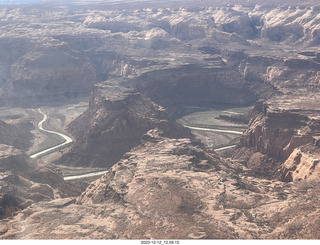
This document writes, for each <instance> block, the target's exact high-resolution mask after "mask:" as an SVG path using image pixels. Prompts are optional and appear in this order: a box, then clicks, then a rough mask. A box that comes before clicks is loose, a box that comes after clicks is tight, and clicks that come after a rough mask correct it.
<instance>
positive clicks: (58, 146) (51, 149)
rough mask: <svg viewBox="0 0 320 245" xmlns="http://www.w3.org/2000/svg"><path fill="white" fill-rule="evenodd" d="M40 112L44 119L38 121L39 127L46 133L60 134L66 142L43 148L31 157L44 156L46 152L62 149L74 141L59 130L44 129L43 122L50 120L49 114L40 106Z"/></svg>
mask: <svg viewBox="0 0 320 245" xmlns="http://www.w3.org/2000/svg"><path fill="white" fill-rule="evenodd" d="M38 111H39V113H40V114H42V115H43V119H42V120H41V121H40V122H39V123H38V128H39V130H40V131H43V132H46V133H50V134H56V135H58V136H60V137H61V138H63V139H64V142H63V143H61V144H59V145H56V146H53V147H50V148H47V149H45V150H42V151H40V152H38V153H35V154H33V155H31V156H30V158H37V157H40V156H43V155H45V154H48V152H52V151H54V150H58V149H60V148H61V147H63V146H65V145H67V144H69V143H71V142H73V140H72V139H71V138H70V137H69V136H67V135H65V134H62V133H59V132H56V131H51V130H47V129H44V128H43V123H44V122H46V121H47V120H48V116H47V115H46V114H44V113H43V112H42V111H41V109H40V108H39V109H38Z"/></svg>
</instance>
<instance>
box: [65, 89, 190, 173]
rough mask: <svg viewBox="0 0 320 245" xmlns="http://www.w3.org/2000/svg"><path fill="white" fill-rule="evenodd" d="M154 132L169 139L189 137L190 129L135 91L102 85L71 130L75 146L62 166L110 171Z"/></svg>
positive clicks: (71, 126)
mask: <svg viewBox="0 0 320 245" xmlns="http://www.w3.org/2000/svg"><path fill="white" fill-rule="evenodd" d="M152 128H160V129H162V130H163V131H164V133H165V135H167V136H168V137H180V136H189V137H192V135H191V133H190V132H189V130H188V129H185V128H183V127H182V126H178V125H177V124H175V123H174V122H172V121H170V120H169V117H168V115H167V113H166V112H165V110H164V109H163V108H162V107H160V106H158V105H157V104H155V103H153V102H152V101H151V100H150V99H148V98H147V97H145V96H144V95H142V94H140V93H138V92H135V91H134V90H133V89H129V88H125V87H121V86H114V85H108V84H99V85H97V86H96V87H95V90H94V92H93V94H92V97H91V100H90V106H89V109H88V110H87V111H86V112H85V113H83V114H82V115H81V116H80V117H79V118H78V119H76V120H75V121H74V122H72V123H71V124H70V126H69V131H70V132H71V133H72V134H73V135H74V138H75V144H74V145H73V146H72V148H71V150H69V151H68V153H67V154H65V155H64V156H63V157H62V158H61V159H60V160H59V162H61V163H63V164H66V165H78V166H95V167H110V166H112V165H113V164H114V163H115V162H117V161H118V160H119V159H120V158H121V156H122V155H123V154H124V153H125V152H127V151H129V150H130V149H131V148H132V147H134V146H137V145H139V144H140V142H141V139H142V136H143V135H144V134H145V133H146V132H147V131H148V130H150V129H152Z"/></svg>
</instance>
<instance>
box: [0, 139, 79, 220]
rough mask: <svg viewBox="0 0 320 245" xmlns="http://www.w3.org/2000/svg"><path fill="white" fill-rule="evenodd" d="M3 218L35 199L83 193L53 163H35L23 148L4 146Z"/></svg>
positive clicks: (0, 164)
mask: <svg viewBox="0 0 320 245" xmlns="http://www.w3.org/2000/svg"><path fill="white" fill-rule="evenodd" d="M0 172H1V173H0V219H3V218H6V217H9V216H11V215H13V214H16V213H17V212H18V211H21V210H23V209H25V208H26V207H28V206H30V205H32V204H33V203H35V202H39V201H44V200H53V199H54V198H57V197H66V196H69V195H71V196H74V195H78V194H79V190H77V188H74V187H72V186H71V185H69V184H67V183H65V182H64V180H63V177H62V175H61V173H60V172H59V170H57V168H55V167H54V166H52V165H47V166H42V165H41V164H39V163H34V162H31V160H30V159H28V157H27V156H26V155H25V154H24V153H23V152H22V151H21V150H17V149H15V148H13V147H12V146H8V145H0Z"/></svg>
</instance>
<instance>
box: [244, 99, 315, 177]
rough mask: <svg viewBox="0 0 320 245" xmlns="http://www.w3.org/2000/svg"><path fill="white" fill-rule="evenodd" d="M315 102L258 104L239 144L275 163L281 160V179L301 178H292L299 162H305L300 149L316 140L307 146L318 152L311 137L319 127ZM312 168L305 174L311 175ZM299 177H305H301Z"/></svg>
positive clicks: (306, 100) (303, 100)
mask: <svg viewBox="0 0 320 245" xmlns="http://www.w3.org/2000/svg"><path fill="white" fill-rule="evenodd" d="M289 103H290V105H288V104H289ZM316 104H317V99H316V98H312V99H309V98H304V99H302V98H300V99H292V100H289V101H285V100H283V101H280V100H278V101H277V100H274V101H273V102H270V103H269V104H268V103H259V104H258V105H257V106H256V107H255V109H256V110H259V111H260V114H259V115H258V116H256V117H255V118H253V119H252V120H251V122H250V123H249V127H248V130H246V131H245V133H244V135H243V137H242V139H241V143H242V145H244V146H246V147H249V148H253V149H254V150H255V151H256V152H260V153H262V154H264V155H267V156H269V157H272V158H274V159H275V160H277V161H278V162H282V163H283V162H284V165H283V166H282V170H281V178H282V179H283V180H285V181H292V180H293V179H299V178H300V177H296V178H293V177H292V174H293V171H294V170H296V168H297V167H298V165H299V164H302V165H303V164H304V161H307V160H306V159H305V158H304V157H302V153H301V149H305V148H306V149H309V148H310V147H311V146H310V144H312V143H313V142H315V143H314V146H313V148H314V149H315V151H313V150H311V148H310V152H315V153H314V154H316V152H317V151H316V147H317V146H316V144H317V143H316V142H317V141H316V140H315V138H314V137H316V136H317V135H319V130H320V127H319V116H318V113H317V110H314V109H315V106H316ZM312 154H313V153H311V155H312ZM307 158H308V157H307ZM311 158H312V157H311ZM314 158H315V159H316V158H317V157H316V156H315V157H314ZM301 159H302V160H301ZM300 160H301V161H302V162H303V163H301V162H300ZM310 161H312V160H310ZM306 165H308V164H306ZM311 170H312V169H311V166H310V171H311ZM297 171H298V172H299V170H297ZM305 171H306V170H304V172H305ZM312 171H313V170H312ZM312 171H311V172H308V174H310V175H311V174H312ZM300 179H308V177H306V178H305V176H303V178H300Z"/></svg>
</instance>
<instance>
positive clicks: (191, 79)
mask: <svg viewBox="0 0 320 245" xmlns="http://www.w3.org/2000/svg"><path fill="white" fill-rule="evenodd" d="M221 62H222V61H221ZM135 83H136V84H137V88H138V91H140V92H141V93H143V94H145V95H146V96H148V97H149V98H152V100H154V101H155V102H156V103H158V104H160V105H162V106H165V107H166V108H175V107H179V106H186V105H193V106H210V105H214V104H231V105H234V104H237V105H247V104H250V103H253V102H254V101H255V100H256V96H255V95H254V94H253V93H252V92H250V90H249V89H248V87H247V86H246V81H245V80H244V79H242V76H241V73H239V71H235V70H234V68H230V67H225V65H224V64H223V65H222V67H221V66H220V67H219V66H218V67H214V66H213V67H210V66H209V67H208V68H204V67H199V66H197V65H189V66H181V67H179V68H176V69H168V70H167V69H164V70H159V71H153V72H146V73H143V74H142V75H141V76H140V77H138V78H137V79H136V81H135Z"/></svg>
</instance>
